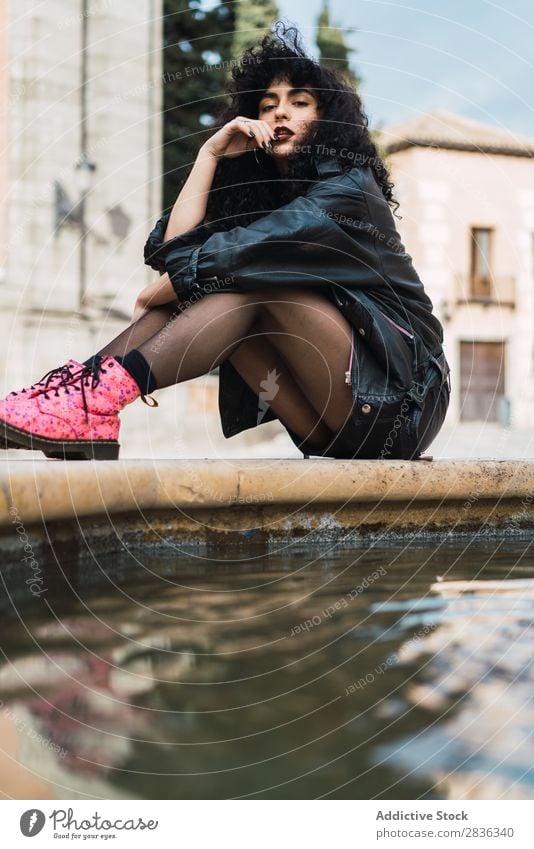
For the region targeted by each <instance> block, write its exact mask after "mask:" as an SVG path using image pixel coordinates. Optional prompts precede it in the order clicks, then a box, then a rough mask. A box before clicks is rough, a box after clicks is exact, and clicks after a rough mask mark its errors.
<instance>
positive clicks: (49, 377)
mask: <svg viewBox="0 0 534 849" xmlns="http://www.w3.org/2000/svg"><path fill="white" fill-rule="evenodd" d="M78 371H79V369H78ZM75 373H76V369H75V367H74V366H72V365H69V364H68V363H66V364H65V365H63V366H58V368H53V369H50V371H47V372H46V374H44V375H43V376H42V378H41V379H40V380H38V381H37V383H32V385H31V386H30V388H29V389H27V388H26V387H25V388H24V389H19V390H18V391H16V392H10V393H9V394H10V395H22V394H23V393H24V394H25V393H26V392H31V391H35V390H37V391H38V392H49V391H50V389H51V388H52V389H53V388H54V387H50V384H51V383H52V381H53V380H55V379H56V378H57V377H59V378H60V381H59V384H58V385H60V384H62V383H63V381H65V380H71V379H72V378H73V377H74V374H75Z"/></svg>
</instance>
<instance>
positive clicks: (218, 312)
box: [98, 286, 352, 448]
mask: <svg viewBox="0 0 534 849" xmlns="http://www.w3.org/2000/svg"><path fill="white" fill-rule="evenodd" d="M133 350H137V351H139V353H141V354H142V356H143V357H144V358H145V360H146V362H147V363H148V365H149V367H150V371H151V372H152V374H153V376H154V378H155V381H156V384H157V388H158V389H163V388H164V387H166V386H171V385H173V384H175V383H183V382H184V381H186V380H191V379H192V378H195V377H200V376H201V375H203V374H206V373H207V372H209V371H211V370H212V369H214V368H216V367H217V366H218V365H220V363H222V362H224V361H225V360H227V359H230V361H231V363H232V365H233V366H234V367H235V369H236V370H237V371H238V372H239V374H240V375H241V376H242V378H243V379H244V380H245V382H246V383H247V384H248V385H249V386H250V387H251V388H252V389H253V390H254V392H256V393H257V394H258V395H259V394H260V393H262V390H263V393H262V397H264V398H265V397H266V394H267V395H268V396H269V401H268V404H269V406H270V407H272V409H273V410H274V412H275V413H276V415H277V416H278V418H279V419H280V421H281V422H282V423H283V424H285V425H286V426H287V427H288V428H290V429H291V430H293V431H294V432H295V433H296V434H298V435H299V436H301V437H302V438H303V439H305V440H306V441H307V442H308V443H309V444H310V445H313V446H315V447H318V448H323V447H325V446H326V445H327V444H328V443H329V442H330V441H331V439H332V435H333V434H335V433H337V432H338V431H339V430H340V429H341V427H342V426H343V424H344V423H345V422H346V420H347V418H348V417H349V415H350V411H351V408H352V394H351V387H350V385H347V384H346V383H345V380H344V372H345V370H346V369H347V366H348V362H349V358H350V352H351V326H350V324H349V323H348V321H347V320H346V319H345V318H344V316H343V315H342V314H341V313H340V312H339V310H338V308H337V307H336V306H335V305H334V304H333V303H332V301H331V300H330V299H329V298H328V297H327V295H326V294H325V293H323V292H322V291H321V290H320V289H315V288H299V287H289V286H283V287H273V288H270V289H268V290H267V289H263V290H254V291H248V292H215V293H210V294H207V295H204V296H203V297H201V298H200V299H198V300H196V301H195V302H193V301H192V300H191V301H190V302H189V303H187V302H186V303H185V304H180V302H178V301H174V302H172V303H171V304H168V305H165V306H162V307H156V308H154V309H151V310H150V311H149V312H148V313H146V314H145V315H143V316H142V317H141V318H140V319H139V320H138V321H136V322H134V323H133V324H132V325H130V327H128V328H127V329H126V330H124V331H123V332H122V333H120V334H119V336H117V337H116V338H115V339H113V340H112V341H111V342H109V343H108V344H107V345H106V346H105V347H104V348H102V349H101V350H100V351H99V352H98V353H99V354H100V355H102V356H104V355H108V356H124V355H125V354H127V353H129V352H131V351H133Z"/></svg>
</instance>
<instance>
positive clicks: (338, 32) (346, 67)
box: [315, 0, 361, 89]
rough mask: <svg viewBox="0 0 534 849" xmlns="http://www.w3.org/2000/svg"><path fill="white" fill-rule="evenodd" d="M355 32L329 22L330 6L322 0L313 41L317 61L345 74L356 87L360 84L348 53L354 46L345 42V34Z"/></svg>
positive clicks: (351, 28)
mask: <svg viewBox="0 0 534 849" xmlns="http://www.w3.org/2000/svg"><path fill="white" fill-rule="evenodd" d="M353 32H356V28H355V27H343V28H341V27H338V26H337V25H333V24H331V23H330V8H329V5H328V0H323V8H322V9H321V12H320V14H319V18H318V20H317V35H316V37H315V41H316V44H317V47H318V49H319V61H320V62H321V64H323V65H327V66H330V67H331V68H335V69H336V70H339V71H342V72H343V73H344V74H345V77H346V78H347V80H348V82H350V83H351V85H352V86H353V87H354V88H355V89H357V88H358V87H359V86H360V84H361V79H360V77H359V76H358V75H357V74H356V73H355V72H354V71H353V70H352V69H351V67H350V61H349V54H351V53H354V52H355V51H354V48H352V47H348V46H347V44H346V43H345V35H348V34H349V33H353Z"/></svg>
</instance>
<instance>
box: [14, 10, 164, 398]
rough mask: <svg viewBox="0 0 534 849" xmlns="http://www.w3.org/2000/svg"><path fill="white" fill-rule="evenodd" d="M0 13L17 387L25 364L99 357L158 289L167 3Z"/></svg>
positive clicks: (37, 367)
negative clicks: (154, 278)
mask: <svg viewBox="0 0 534 849" xmlns="http://www.w3.org/2000/svg"><path fill="white" fill-rule="evenodd" d="M0 9H1V11H0V18H1V24H2V44H1V48H0V50H1V69H2V70H1V78H0V94H1V98H2V108H1V116H0V120H1V124H0V138H1V146H2V152H3V156H2V170H1V173H0V186H1V200H0V253H1V258H0V264H1V266H0V307H1V313H2V319H1V320H2V334H1V342H0V360H1V363H2V367H3V372H4V375H6V376H7V377H6V379H7V381H8V382H10V383H12V382H13V381H15V382H16V381H17V379H18V378H19V377H21V378H22V377H23V374H22V372H24V375H26V370H25V362H26V361H27V360H28V358H29V359H30V360H32V361H33V364H32V365H31V366H30V370H31V374H28V375H27V376H28V377H32V378H33V379H35V378H36V370H37V372H39V371H40V370H41V372H42V370H43V369H44V367H46V366H48V367H50V368H51V367H53V366H55V365H58V357H59V361H62V360H64V359H65V353H67V355H68V356H77V357H78V356H79V354H80V350H81V352H82V353H83V351H84V350H90V349H92V347H93V337H94V336H95V334H98V332H99V331H100V330H101V329H102V327H103V325H105V326H106V330H105V332H106V333H107V335H108V336H109V335H110V333H109V332H108V331H110V332H113V330H114V329H115V326H116V324H117V320H118V321H119V322H120V324H119V325H118V326H119V327H120V328H122V327H123V326H124V319H125V318H127V317H128V316H129V315H130V314H131V310H132V307H133V303H134V300H135V294H136V292H138V291H139V290H140V289H142V288H143V286H145V285H146V284H147V282H149V280H150V277H151V272H150V271H149V269H147V268H146V266H144V264H143V257H142V247H143V238H144V236H145V235H146V233H147V230H148V228H149V227H150V226H151V225H152V223H153V221H154V220H155V218H156V217H157V215H159V212H160V202H161V201H160V197H161V194H160V192H161V179H160V178H161V165H160V161H161V71H160V60H161V50H160V45H161V34H160V27H161V0H139V2H137V3H135V4H131V3H128V2H127V0H113V2H110V0H92V2H76V3H73V2H71V0H50V2H47V3H38V4H35V3H32V2H30V0H21V2H18V3H16V4H15V3H7V2H5V0H2V2H1V3H0ZM59 336H60V337H61V344H60V339H59V338H58V337H59ZM67 337H68V338H67ZM66 347H67V348H68V349H69V350H67V351H65V348H66ZM23 351H25V352H26V357H25V358H24V357H22V356H21V354H22V352H23Z"/></svg>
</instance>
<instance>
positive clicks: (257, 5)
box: [232, 0, 279, 57]
mask: <svg viewBox="0 0 534 849" xmlns="http://www.w3.org/2000/svg"><path fill="white" fill-rule="evenodd" d="M233 5H234V16H235V34H234V41H233V45H232V49H233V51H234V56H236V57H237V56H241V54H242V53H243V51H244V50H246V48H247V47H251V46H252V45H253V44H255V43H256V42H258V41H260V39H261V38H263V36H264V35H266V34H267V33H268V32H270V31H271V28H272V26H273V24H274V23H275V22H276V21H277V20H278V17H279V13H278V5H277V3H276V0H252V2H250V0H236V2H235V3H234V4H233Z"/></svg>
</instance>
